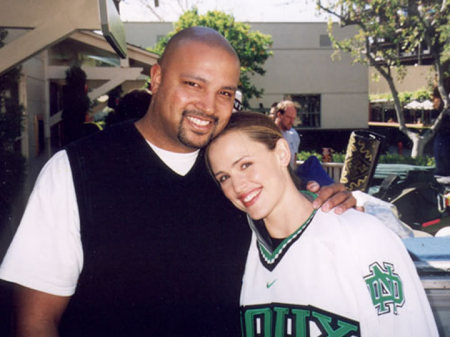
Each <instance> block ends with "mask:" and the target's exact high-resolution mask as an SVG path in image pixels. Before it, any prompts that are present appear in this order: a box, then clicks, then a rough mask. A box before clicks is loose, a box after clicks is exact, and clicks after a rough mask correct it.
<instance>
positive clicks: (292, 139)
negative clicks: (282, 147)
mask: <svg viewBox="0 0 450 337" xmlns="http://www.w3.org/2000/svg"><path fill="white" fill-rule="evenodd" d="M296 118H297V109H296V108H295V106H294V102H292V101H288V100H286V101H281V102H280V103H278V105H277V112H276V119H275V124H277V125H278V127H279V128H280V130H281V132H282V133H283V137H284V139H286V140H287V142H288V143H289V149H290V150H291V167H292V168H293V169H295V161H296V158H297V152H298V147H299V146H300V136H299V135H298V133H297V131H296V130H295V129H294V128H293V125H294V121H295V119H296Z"/></svg>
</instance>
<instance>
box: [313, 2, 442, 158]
mask: <svg viewBox="0 0 450 337" xmlns="http://www.w3.org/2000/svg"><path fill="white" fill-rule="evenodd" d="M317 4H318V7H319V9H321V10H324V11H325V12H327V13H330V14H331V15H332V16H334V17H335V18H337V19H338V20H339V22H340V25H341V26H356V27H357V28H358V32H357V34H355V35H354V36H352V37H350V38H346V39H341V40H338V39H336V38H335V36H334V35H333V29H332V23H331V21H330V23H329V35H330V38H331V40H332V42H333V46H334V48H336V49H337V50H338V51H346V52H349V53H351V55H352V57H353V59H354V61H356V62H360V63H365V64H368V65H370V66H373V67H375V68H376V69H377V71H378V72H379V74H381V76H382V77H383V78H384V79H385V80H386V81H387V83H388V85H389V88H390V90H391V93H392V97H393V101H394V107H395V112H396V116H397V120H398V123H399V130H400V131H401V132H403V133H404V134H406V135H407V136H408V138H409V139H411V141H412V143H413V148H412V152H411V156H412V157H413V158H415V157H417V156H419V155H422V154H423V150H424V147H425V145H426V144H427V142H428V141H429V140H431V139H432V138H433V136H434V134H435V132H436V130H437V128H439V126H440V124H441V122H442V119H443V117H444V114H449V113H450V112H449V97H448V90H449V88H448V87H446V86H445V85H444V82H445V78H446V76H448V71H449V69H448V64H449V63H448V62H446V60H448V58H449V47H448V44H449V36H450V26H449V15H450V3H449V2H448V1H446V0H442V1H439V0H423V1H417V0H389V1H387V0H372V1H360V0H336V1H334V2H333V3H332V4H329V3H328V4H327V5H324V4H322V2H321V0H317ZM424 46H425V47H427V48H429V50H430V53H431V57H432V59H433V65H434V69H435V73H436V82H437V85H436V87H437V92H438V93H439V96H440V99H441V100H442V104H440V107H439V108H438V109H439V110H440V112H439V115H438V117H437V118H436V120H435V121H434V123H433V125H432V126H431V127H430V128H429V129H426V130H422V132H417V131H414V130H412V129H408V128H407V127H406V124H405V118H404V111H403V107H402V105H401V102H400V99H399V92H398V90H397V88H396V86H395V84H394V75H393V70H394V69H396V70H397V72H398V74H400V79H401V75H402V74H403V76H404V74H406V68H405V66H404V65H403V64H402V55H405V54H413V55H420V52H421V49H422V48H423V47H424ZM444 65H446V66H444ZM446 73H447V74H446Z"/></svg>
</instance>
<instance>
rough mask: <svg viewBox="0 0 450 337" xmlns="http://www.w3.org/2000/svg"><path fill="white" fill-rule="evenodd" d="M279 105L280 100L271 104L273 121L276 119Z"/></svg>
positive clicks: (270, 114) (270, 113)
mask: <svg viewBox="0 0 450 337" xmlns="http://www.w3.org/2000/svg"><path fill="white" fill-rule="evenodd" d="M277 105H278V102H273V103H272V105H271V106H270V111H269V117H270V119H272V120H273V121H275V118H276V116H277Z"/></svg>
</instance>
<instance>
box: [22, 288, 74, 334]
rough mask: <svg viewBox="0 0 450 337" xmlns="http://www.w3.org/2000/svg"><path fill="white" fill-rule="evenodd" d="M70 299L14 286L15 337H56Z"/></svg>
mask: <svg viewBox="0 0 450 337" xmlns="http://www.w3.org/2000/svg"><path fill="white" fill-rule="evenodd" d="M69 300H70V297H65V296H56V295H51V294H47V293H44V292H41V291H37V290H34V289H30V288H26V287H23V286H20V285H14V306H15V312H14V314H15V315H14V328H15V336H16V337H56V336H58V324H59V321H60V319H61V316H62V314H63V312H64V310H65V309H66V307H67V304H68V303H69Z"/></svg>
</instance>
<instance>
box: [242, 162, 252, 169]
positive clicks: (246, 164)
mask: <svg viewBox="0 0 450 337" xmlns="http://www.w3.org/2000/svg"><path fill="white" fill-rule="evenodd" d="M251 165H252V163H243V164H242V165H241V168H242V169H244V170H245V169H246V168H248V167H249V166H251Z"/></svg>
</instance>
